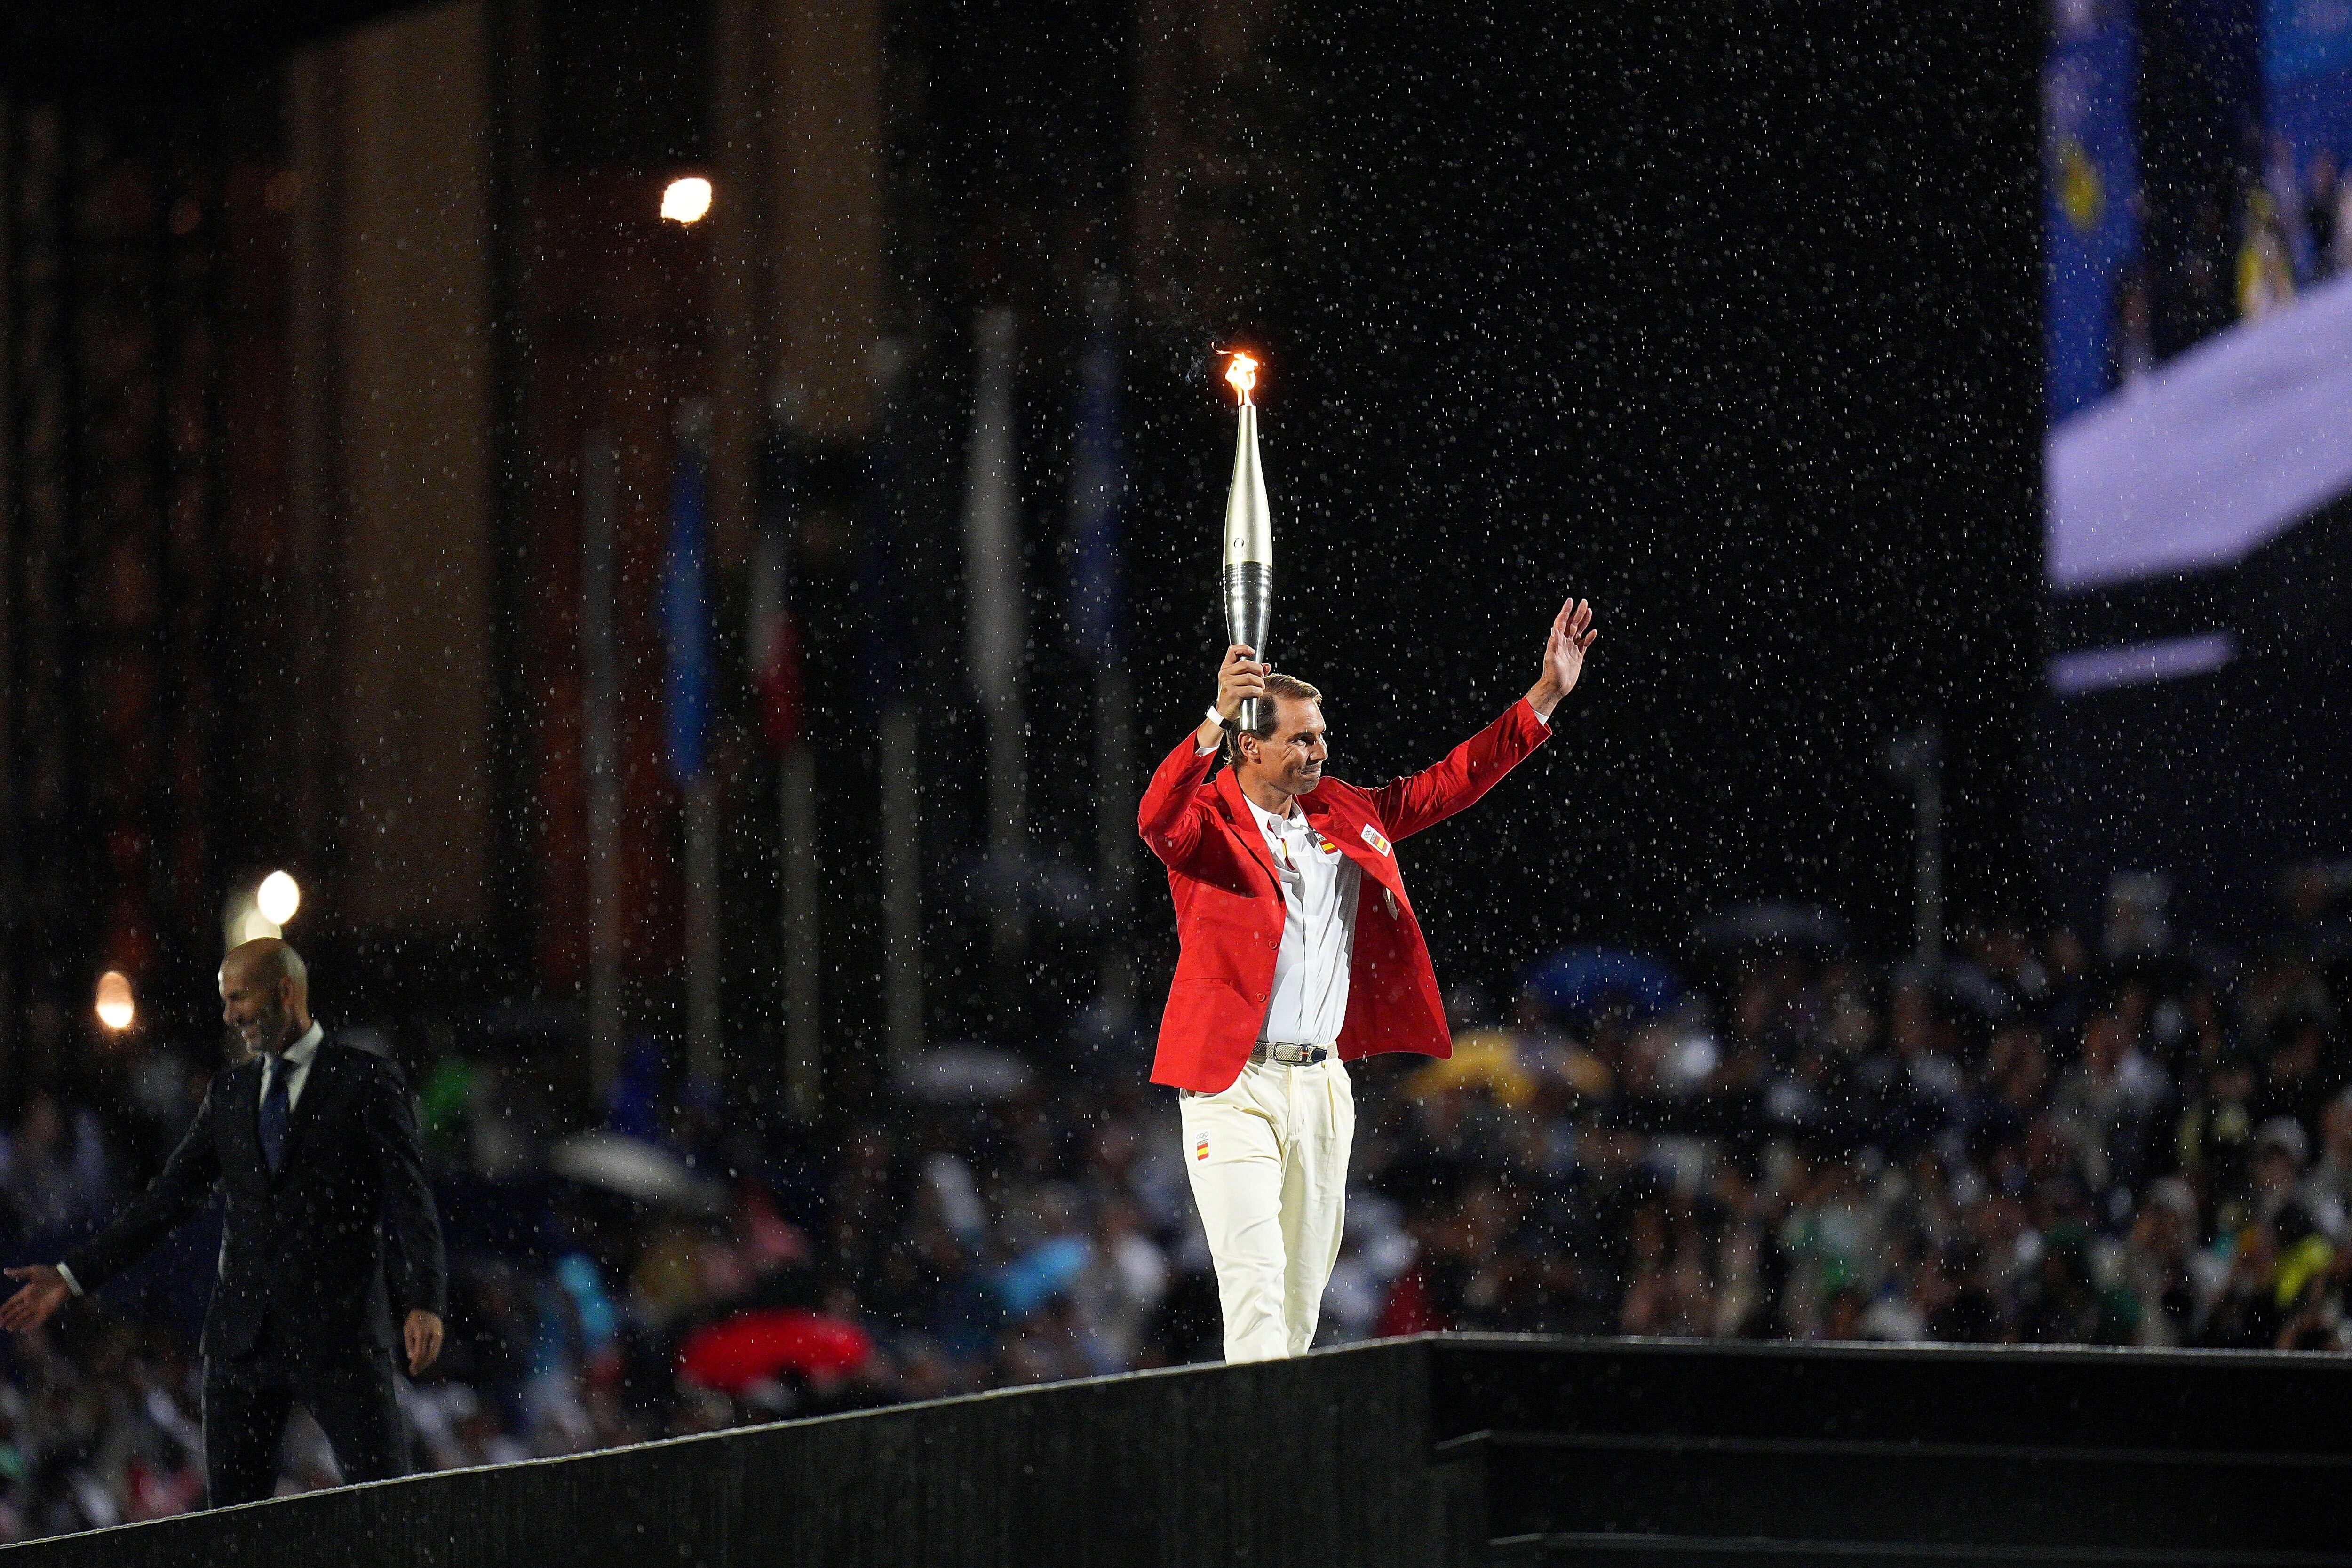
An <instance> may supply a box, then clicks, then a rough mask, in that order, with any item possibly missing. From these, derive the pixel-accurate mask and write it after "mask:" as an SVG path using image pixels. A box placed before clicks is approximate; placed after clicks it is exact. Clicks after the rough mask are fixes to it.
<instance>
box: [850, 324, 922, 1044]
mask: <svg viewBox="0 0 2352 1568" xmlns="http://www.w3.org/2000/svg"><path fill="white" fill-rule="evenodd" d="M906 361H907V351H906V345H905V344H904V343H903V342H900V341H899V340H898V339H897V338H887V337H886V338H881V339H878V340H877V342H875V345H874V392H875V399H876V405H877V408H878V409H879V411H880V415H881V417H880V419H879V420H878V421H877V428H876V429H875V431H874V435H873V445H872V446H871V447H869V448H868V459H867V465H866V483H867V487H868V488H867V494H866V501H867V508H866V571H865V573H864V574H862V576H863V580H864V581H865V582H866V586H867V592H868V603H867V605H866V611H867V615H866V623H867V624H866V638H867V643H866V647H867V650H868V658H867V660H866V662H867V665H868V667H869V668H868V670H867V679H868V681H869V682H870V683H871V684H872V685H873V686H874V687H876V688H877V689H878V691H879V693H880V695H881V698H882V725H881V733H880V735H879V737H878V739H879V742H880V748H881V750H880V755H879V757H878V759H877V760H878V762H879V763H880V768H879V771H880V773H881V791H880V802H879V804H880V807H881V814H882V820H881V844H882V997H883V1001H882V1025H883V1038H884V1040H885V1041H887V1044H888V1047H889V1050H890V1054H891V1056H892V1058H894V1059H896V1060H900V1061H905V1060H908V1059H911V1058H912V1057H913V1055H914V1054H915V1053H916V1052H917V1051H919V1050H921V1049H922V1048H923V1019H924V997H923V863H922V847H923V816H922V804H923V797H922V755H921V747H922V727H921V724H920V723H919V719H918V710H917V708H916V706H915V704H914V703H913V702H912V701H910V700H908V697H907V695H906V687H907V674H906V672H907V667H908V640H909V638H910V637H911V635H912V633H911V630H910V628H909V627H908V626H907V624H906V595H905V591H904V590H905V585H906V584H905V575H904V574H905V572H906V569H907V562H906V559H905V557H904V555H903V553H902V550H903V547H904V543H905V541H904V539H903V537H902V531H903V529H904V527H905V517H904V514H903V513H902V511H901V510H900V507H899V496H898V417H899V408H900V403H899V399H900V395H901V381H902V379H903V377H904V375H905V372H906Z"/></svg>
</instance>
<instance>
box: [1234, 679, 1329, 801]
mask: <svg viewBox="0 0 2352 1568" xmlns="http://www.w3.org/2000/svg"><path fill="white" fill-rule="evenodd" d="M1274 712H1275V729H1274V733H1273V734H1272V735H1270V736H1268V737H1267V738H1266V739H1265V740H1263V741H1260V740H1258V739H1256V738H1255V736H1249V737H1244V740H1243V742H1242V757H1243V761H1244V763H1247V764H1248V765H1249V767H1250V771H1251V772H1252V773H1253V774H1255V776H1256V777H1258V778H1261V779H1263V780H1265V782H1266V783H1267V784H1272V785H1273V786H1274V787H1275V788H1276V789H1278V790H1281V791H1284V792H1285V793H1286V794H1289V795H1305V794H1306V793H1307V791H1308V790H1311V789H1313V788H1314V787H1315V786H1316V785H1317V784H1321V783H1322V782H1323V763H1324V762H1325V760H1326V759H1328V757H1329V756H1330V755H1331V748H1330V747H1329V746H1328V745H1326V744H1325V743H1324V738H1325V735H1326V733H1327V731H1325V730H1324V728H1323V704H1321V703H1320V702H1315V701H1310V700H1307V699H1306V698H1301V697H1277V698H1276V699H1275V700H1274Z"/></svg>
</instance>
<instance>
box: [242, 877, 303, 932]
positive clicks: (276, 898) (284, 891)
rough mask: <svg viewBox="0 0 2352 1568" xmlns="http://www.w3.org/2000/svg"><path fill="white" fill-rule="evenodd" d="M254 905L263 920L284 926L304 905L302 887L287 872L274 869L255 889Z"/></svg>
mask: <svg viewBox="0 0 2352 1568" xmlns="http://www.w3.org/2000/svg"><path fill="white" fill-rule="evenodd" d="M253 907H254V908H255V909H256V910H259V911H260V913H261V918H262V919H263V920H266V921H269V922H270V923H271V924H272V925H280V926H282V925H284V924H286V923H287V922H288V921H290V920H292V919H293V918H294V911H295V910H299V909H300V908H301V907H302V889H301V888H300V886H299V885H298V884H297V883H296V882H295V880H294V879H293V878H291V877H289V876H288V875H287V874H286V873H285V872H283V871H272V872H271V873H269V875H268V876H267V877H264V878H263V879H261V886H260V887H258V888H256V889H254V891H253Z"/></svg>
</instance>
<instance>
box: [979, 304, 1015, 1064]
mask: <svg viewBox="0 0 2352 1568" xmlns="http://www.w3.org/2000/svg"><path fill="white" fill-rule="evenodd" d="M975 336H976V338H977V340H978V350H979V360H978V366H977V374H976V376H975V378H974V379H975V386H974V396H973V400H972V433H971V450H970V452H969V454H968V482H967V485H966V488H965V492H964V551H965V574H964V580H965V582H966V584H968V595H967V602H966V605H965V613H966V619H967V626H968V630H969V637H970V643H969V646H970V652H971V665H972V679H973V684H974V685H975V687H976V688H977V689H978V692H979V696H980V700H981V705H982V709H983V710H984V711H985V712H986V714H987V720H988V822H989V833H988V861H989V871H990V878H989V880H990V882H991V884H992V888H993V889H994V892H995V894H996V901H995V908H994V910H992V915H991V918H990V921H989V933H990V944H989V945H990V947H991V950H992V954H993V957H994V959H995V963H996V973H997V974H998V976H999V982H1000V983H999V986H998V988H997V994H998V995H999V997H1000V998H1002V999H1003V1001H1004V1003H1005V1005H1006V1008H1007V1011H1008V1013H1009V1012H1010V1011H1011V1010H1012V1009H1013V1008H1015V1007H1017V1002H1016V1000H1015V999H1016V998H1018V997H1019V996H1020V995H1021V994H1022V986H1021V984H1020V978H1021V977H1020V966H1021V963H1022V960H1023V957H1024V953H1023V949H1024V946H1025V944H1026V941H1027V937H1028V922H1027V921H1026V919H1025V910H1024V907H1023V901H1024V892H1025V889H1024V881H1025V873H1026V868H1027V864H1028V855H1027V849H1028V832H1027V818H1028V771H1027V767H1026V765H1025V764H1026V755H1025V753H1026V751H1027V747H1026V744H1025V737H1024V735H1023V733H1022V731H1023V729H1024V725H1025V723H1026V716H1025V714H1024V712H1023V710H1022V702H1021V666H1022V658H1023V642H1024V637H1025V635H1026V634H1025V628H1024V621H1025V619H1026V617H1025V616H1024V615H1023V614H1022V603H1021V511H1020V489H1019V481H1018V469H1017V468H1016V467H1015V459H1014V447H1013V374H1014V369H1015V364H1016V361H1015V358H1014V342H1013V311H1012V310H1011V309H1010V308H1009V307H1006V306H1001V305H1000V306H996V307H994V308H992V309H990V310H982V312H981V313H980V319H979V321H978V324H977V331H976V332H975ZM998 1021H999V1024H1000V1026H1009V1024H1010V1021H1011V1020H1010V1018H1009V1016H1007V1017H1001V1018H1000V1019H999V1020H998Z"/></svg>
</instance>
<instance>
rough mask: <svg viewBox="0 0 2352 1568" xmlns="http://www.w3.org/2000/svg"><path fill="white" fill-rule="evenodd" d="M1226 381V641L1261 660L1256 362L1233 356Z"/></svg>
mask: <svg viewBox="0 0 2352 1568" xmlns="http://www.w3.org/2000/svg"><path fill="white" fill-rule="evenodd" d="M1225 379H1226V380H1227V381H1229V382H1231V383H1233V386H1234V392H1236V393H1238V394H1239V395H1241V427H1240V429H1239V431H1238V432H1237V433H1236V434H1235V437H1234V482H1233V488H1232V489H1230V490H1229V491H1228V492H1227V493H1226V495H1225V640H1226V641H1227V642H1229V643H1246V644H1248V645H1249V647H1251V649H1252V650H1254V651H1255V654H1256V656H1257V658H1259V660H1260V661H1261V662H1263V661H1264V659H1265V631H1266V622H1267V620H1268V619H1269V618H1271V616H1273V614H1274V514H1273V512H1272V511H1271V510H1269V509H1268V507H1267V506H1266V503H1265V473H1264V471H1263V470H1261V469H1260V468H1259V467H1258V461H1257V405H1255V404H1254V403H1252V402H1251V401H1250V391H1251V389H1252V388H1254V387H1255V386H1256V385H1257V361H1255V360H1254V359H1252V358H1251V357H1250V356H1249V355H1247V354H1245V353H1235V354H1234V357H1233V363H1230V364H1228V365H1226V366H1225ZM1240 723H1241V727H1242V728H1243V729H1244V730H1255V729H1256V728H1257V700H1256V699H1255V698H1252V699H1249V700H1245V701H1244V702H1243V703H1242V711H1241V720H1240Z"/></svg>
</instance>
